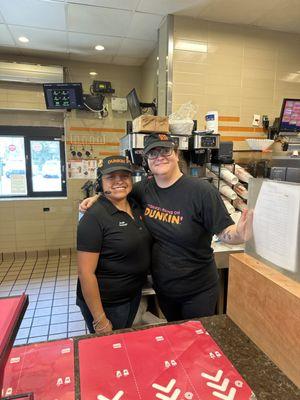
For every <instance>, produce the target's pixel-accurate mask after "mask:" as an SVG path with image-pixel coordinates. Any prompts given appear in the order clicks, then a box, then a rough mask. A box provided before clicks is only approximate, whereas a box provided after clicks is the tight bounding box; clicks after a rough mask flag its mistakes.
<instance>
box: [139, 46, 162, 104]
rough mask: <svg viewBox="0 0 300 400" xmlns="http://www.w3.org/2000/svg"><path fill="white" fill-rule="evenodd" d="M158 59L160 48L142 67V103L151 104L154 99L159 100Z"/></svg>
mask: <svg viewBox="0 0 300 400" xmlns="http://www.w3.org/2000/svg"><path fill="white" fill-rule="evenodd" d="M157 57H158V47H156V48H155V49H154V50H153V51H152V53H151V54H150V55H149V57H148V58H147V60H146V61H145V63H144V65H143V66H142V82H141V101H143V102H145V103H150V102H151V101H152V100H153V99H157V84H158V82H157V73H158V71H157V69H158V60H157Z"/></svg>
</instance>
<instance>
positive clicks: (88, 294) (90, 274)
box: [77, 251, 112, 333]
mask: <svg viewBox="0 0 300 400" xmlns="http://www.w3.org/2000/svg"><path fill="white" fill-rule="evenodd" d="M77 254H78V255H77V261H78V277H79V281H80V285H81V290H82V294H83V297H84V300H85V302H86V304H87V306H88V308H89V310H90V312H91V314H92V316H93V318H94V323H97V322H98V321H99V322H98V323H97V326H96V327H94V328H95V331H96V333H100V332H101V333H104V332H111V331H112V325H111V323H110V321H109V320H108V319H107V318H106V315H105V312H104V309H103V306H102V302H101V296H100V291H99V286H98V281H97V278H96V275H95V271H96V268H97V264H98V259H99V255H100V254H99V253H90V252H86V251H78V253H77Z"/></svg>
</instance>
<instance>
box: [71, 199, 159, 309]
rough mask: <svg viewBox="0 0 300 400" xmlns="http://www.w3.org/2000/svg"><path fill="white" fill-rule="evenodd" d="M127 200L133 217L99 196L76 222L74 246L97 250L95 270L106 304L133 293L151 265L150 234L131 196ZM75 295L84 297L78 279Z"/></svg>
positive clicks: (126, 299)
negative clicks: (98, 254) (98, 255)
mask: <svg viewBox="0 0 300 400" xmlns="http://www.w3.org/2000/svg"><path fill="white" fill-rule="evenodd" d="M130 204H131V209H132V213H133V216H134V220H133V219H132V218H131V217H130V216H129V215H128V214H127V213H125V212H123V211H120V210H118V209H117V208H116V207H115V206H114V205H113V204H112V203H111V202H110V201H109V200H108V199H107V198H105V197H100V198H99V200H98V201H97V202H96V203H95V204H94V205H93V206H92V207H91V208H90V209H89V210H88V211H87V212H86V213H85V214H84V216H83V217H82V218H81V220H80V222H79V225H78V230H77V250H80V251H87V252H92V253H100V257H99V261H98V265H97V269H96V271H95V274H96V277H97V280H98V285H99V289H100V295H101V300H102V302H103V304H107V305H110V304H116V303H123V302H126V301H129V300H130V299H131V298H133V297H134V296H136V294H137V290H140V289H141V288H142V286H143V284H144V283H145V280H146V277H147V271H148V270H149V269H150V263H151V247H152V237H151V235H150V233H149V231H148V230H147V228H146V227H145V225H144V222H143V217H142V211H141V209H140V208H139V206H138V205H137V204H136V202H135V201H133V200H130ZM77 297H78V298H80V299H81V300H84V299H83V295H82V291H81V287H80V282H79V280H78V284H77Z"/></svg>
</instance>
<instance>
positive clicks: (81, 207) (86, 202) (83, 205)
mask: <svg viewBox="0 0 300 400" xmlns="http://www.w3.org/2000/svg"><path fill="white" fill-rule="evenodd" d="M98 198H99V195H98V194H95V196H92V197H87V198H86V199H84V200H82V202H81V203H80V204H79V211H80V212H83V213H84V212H86V210H87V209H88V208H90V207H91V206H92V205H93V204H94V203H95V202H96V201H97V200H98Z"/></svg>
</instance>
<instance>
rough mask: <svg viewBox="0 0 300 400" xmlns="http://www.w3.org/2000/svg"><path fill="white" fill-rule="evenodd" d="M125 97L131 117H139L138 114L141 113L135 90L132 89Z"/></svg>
mask: <svg viewBox="0 0 300 400" xmlns="http://www.w3.org/2000/svg"><path fill="white" fill-rule="evenodd" d="M126 98H127V103H128V108H129V111H130V114H131V117H132V119H135V118H137V117H139V116H140V115H142V109H141V106H140V101H139V99H138V96H137V94H136V90H135V89H132V91H131V92H130V93H128V95H127V96H126Z"/></svg>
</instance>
